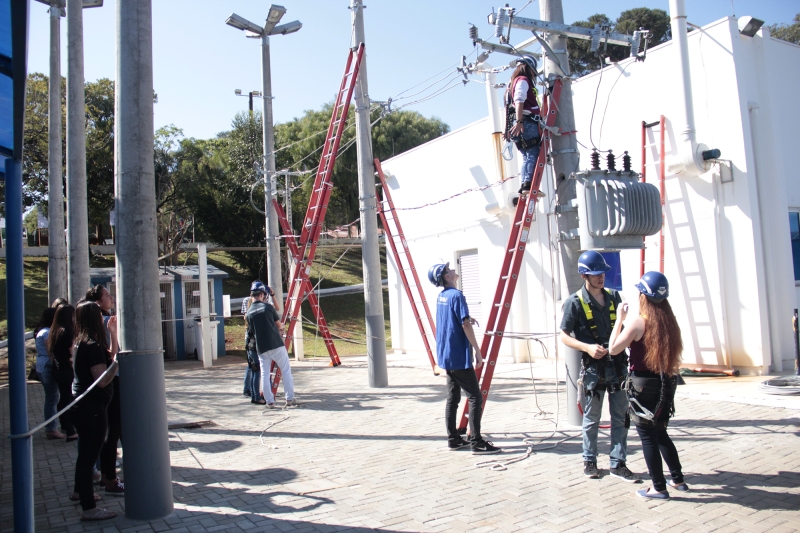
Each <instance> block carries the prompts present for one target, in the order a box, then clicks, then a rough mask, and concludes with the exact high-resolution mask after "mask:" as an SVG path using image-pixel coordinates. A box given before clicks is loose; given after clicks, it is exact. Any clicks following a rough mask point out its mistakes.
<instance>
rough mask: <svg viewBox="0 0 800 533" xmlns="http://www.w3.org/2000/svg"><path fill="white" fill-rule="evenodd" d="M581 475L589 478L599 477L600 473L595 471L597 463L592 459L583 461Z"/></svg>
mask: <svg viewBox="0 0 800 533" xmlns="http://www.w3.org/2000/svg"><path fill="white" fill-rule="evenodd" d="M583 475H584V476H586V477H588V478H589V479H597V478H599V477H600V473H599V472H598V471H597V463H595V462H594V461H584V462H583Z"/></svg>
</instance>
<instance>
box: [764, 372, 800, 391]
mask: <svg viewBox="0 0 800 533" xmlns="http://www.w3.org/2000/svg"><path fill="white" fill-rule="evenodd" d="M758 390H759V392H763V393H765V394H777V395H780V396H792V395H795V394H800V376H783V377H779V378H772V379H768V380H766V381H762V382H761V384H760V385H759V386H758Z"/></svg>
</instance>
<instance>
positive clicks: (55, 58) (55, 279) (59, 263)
mask: <svg viewBox="0 0 800 533" xmlns="http://www.w3.org/2000/svg"><path fill="white" fill-rule="evenodd" d="M60 5H61V2H60V1H59V0H56V1H54V2H53V3H51V4H50V88H49V89H50V90H49V95H48V111H47V113H48V115H47V117H48V118H47V120H48V124H47V126H48V136H47V160H48V161H47V167H48V168H47V189H48V196H47V220H48V228H47V232H48V235H49V238H48V245H47V256H48V264H47V301H48V302H52V301H53V300H55V299H56V298H59V297H60V298H66V297H67V296H68V294H69V289H68V285H67V244H66V241H65V239H64V168H63V165H62V161H61V159H62V157H63V154H62V152H61V142H62V139H61V7H60ZM70 301H72V300H70Z"/></svg>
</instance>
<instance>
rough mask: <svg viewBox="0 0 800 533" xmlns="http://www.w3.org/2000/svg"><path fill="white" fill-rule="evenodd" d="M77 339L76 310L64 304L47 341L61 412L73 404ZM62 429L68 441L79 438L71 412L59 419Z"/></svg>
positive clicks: (57, 312)
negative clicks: (53, 366)
mask: <svg viewBox="0 0 800 533" xmlns="http://www.w3.org/2000/svg"><path fill="white" fill-rule="evenodd" d="M74 339H75V308H74V307H72V306H71V305H69V304H63V305H61V306H59V307H58V308H57V309H56V316H55V318H54V319H53V326H52V327H51V328H50V337H49V338H48V339H47V342H48V345H47V348H48V350H50V353H51V354H53V360H54V361H55V372H54V374H55V379H56V384H57V385H58V392H59V394H60V396H59V400H58V410H59V411H61V410H62V409H64V408H65V407H66V406H67V405H69V404H70V403H71V402H72V380H73V379H74V378H75V374H74V373H73V371H72V341H73V340H74ZM59 421H60V422H61V429H62V430H63V431H64V432H65V433H66V434H67V440H68V441H71V440H75V439H77V438H78V432H77V431H76V430H75V425H74V424H73V423H72V413H71V411H65V412H64V414H62V415H61V416H60V417H59Z"/></svg>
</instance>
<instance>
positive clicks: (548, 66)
mask: <svg viewBox="0 0 800 533" xmlns="http://www.w3.org/2000/svg"><path fill="white" fill-rule="evenodd" d="M539 9H540V16H541V17H542V20H547V21H550V22H558V23H561V24H563V23H564V10H563V9H562V6H561V0H542V1H541V2H540V3H539ZM545 40H546V41H547V44H548V45H550V48H552V49H553V52H555V55H556V57H557V58H558V60H559V63H560V67H561V69H562V70H563V71H564V73H565V74H567V76H569V73H570V71H569V57H568V55H567V38H566V37H564V36H563V35H558V34H556V33H549V34H547V36H546V37H545ZM543 65H544V73H545V78H547V79H552V78H553V76H554V73H558V72H559V69H558V67H556V66H555V63H554V61H553V60H552V59H551V58H550V57H549V56H548V55H546V54H545V55H544V57H543ZM561 81H562V83H563V86H562V89H561V98H560V100H559V102H558V115H557V117H556V124H555V125H556V126H558V127H559V128H561V131H575V115H574V111H573V106H572V81H571V79H570V78H569V77H564V78H562V80H561ZM553 153H554V154H555V155H554V156H553V174H554V178H555V184H554V185H555V190H557V191H558V198H557V200H558V204H559V205H562V206H567V205H568V204H569V202H570V201H571V200H572V199H573V198H575V197H576V193H575V182H574V181H573V180H570V179H569V177H570V175H571V174H572V173H573V172H578V170H580V168H579V165H580V156H579V154H578V141H577V139H576V137H575V135H560V136H555V135H554V136H553ZM565 181H567V183H566V184H564V182H565ZM557 220H558V231H559V234H560V235H561V237H560V243H559V247H560V249H561V261H562V263H563V265H564V275H565V277H566V280H567V288H568V290H569V292H570V293H573V292H575V291H577V290H578V289H579V288H580V287H581V285H582V284H583V280H582V279H581V276H580V274H578V257H579V256H580V253H581V252H580V241H579V240H577V239H564V234H565V233H567V232H569V231H570V230H572V229H575V228H577V227H578V217H577V212H576V211H565V212H563V213H562V214H561V215H560V216H558V217H557Z"/></svg>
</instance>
